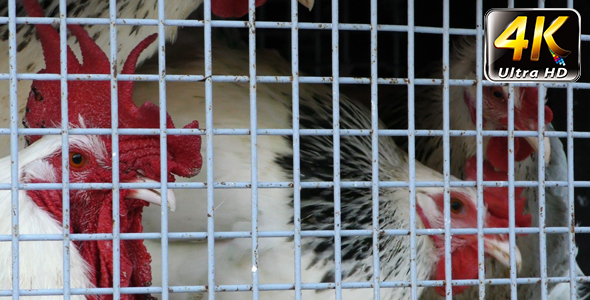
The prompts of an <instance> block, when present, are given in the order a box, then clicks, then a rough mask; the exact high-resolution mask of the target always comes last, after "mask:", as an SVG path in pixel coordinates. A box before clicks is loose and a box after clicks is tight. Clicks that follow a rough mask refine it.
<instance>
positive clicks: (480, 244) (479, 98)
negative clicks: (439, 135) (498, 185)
mask: <svg viewBox="0 0 590 300" xmlns="http://www.w3.org/2000/svg"><path fill="white" fill-rule="evenodd" d="M475 9H476V25H475V27H476V28H475V31H476V34H475V49H476V55H475V81H476V85H475V89H476V91H475V96H476V122H475V130H476V131H477V135H476V147H477V151H476V153H477V154H476V155H477V157H476V159H477V170H483V133H482V130H483V85H482V79H483V77H482V70H483V58H482V54H483V51H482V50H483V39H482V36H483V32H482V31H483V30H482V29H483V11H482V10H483V4H482V0H477V4H476V6H475ZM476 180H477V262H478V279H479V299H480V300H485V298H486V286H485V282H484V280H485V277H486V271H485V244H484V234H483V227H484V221H483V220H484V217H485V215H484V207H485V206H484V203H483V172H477V178H476Z"/></svg>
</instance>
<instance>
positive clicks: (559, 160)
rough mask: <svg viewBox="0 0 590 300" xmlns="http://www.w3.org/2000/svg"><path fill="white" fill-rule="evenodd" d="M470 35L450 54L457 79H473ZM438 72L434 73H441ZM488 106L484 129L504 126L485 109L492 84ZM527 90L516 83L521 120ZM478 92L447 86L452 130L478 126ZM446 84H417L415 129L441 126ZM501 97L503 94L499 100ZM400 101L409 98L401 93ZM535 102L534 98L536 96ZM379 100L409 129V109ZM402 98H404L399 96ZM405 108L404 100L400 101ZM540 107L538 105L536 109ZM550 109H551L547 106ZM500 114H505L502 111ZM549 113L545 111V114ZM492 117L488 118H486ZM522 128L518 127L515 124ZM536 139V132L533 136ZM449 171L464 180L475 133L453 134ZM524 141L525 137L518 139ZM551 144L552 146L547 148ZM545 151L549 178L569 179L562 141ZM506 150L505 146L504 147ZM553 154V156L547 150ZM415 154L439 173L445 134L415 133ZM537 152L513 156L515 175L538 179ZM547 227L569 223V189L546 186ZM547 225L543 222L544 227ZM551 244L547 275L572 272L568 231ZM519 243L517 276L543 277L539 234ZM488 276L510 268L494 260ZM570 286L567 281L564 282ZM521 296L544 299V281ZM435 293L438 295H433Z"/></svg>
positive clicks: (535, 209)
mask: <svg viewBox="0 0 590 300" xmlns="http://www.w3.org/2000/svg"><path fill="white" fill-rule="evenodd" d="M474 42H475V41H474V40H472V39H463V40H458V41H457V45H456V47H455V48H456V49H455V50H456V51H455V53H454V55H452V57H451V63H450V78H453V79H474V78H475V73H474V70H475V55H476V54H475V45H474ZM440 76H441V75H440V74H439V73H436V74H435V77H440ZM483 88H484V95H483V97H484V107H483V119H484V123H483V129H484V130H505V128H499V127H497V125H498V118H499V117H498V116H497V115H496V116H494V112H493V111H492V110H491V109H489V110H487V109H486V103H485V101H486V99H485V98H486V97H488V99H487V101H488V102H493V101H494V100H493V99H492V100H490V98H491V97H493V95H492V93H487V94H486V93H485V91H486V90H490V91H492V89H496V88H494V87H487V86H484V87H483ZM494 91H496V92H497V91H500V92H501V93H502V94H503V95H504V97H507V95H508V94H507V92H508V90H507V88H506V87H503V88H502V90H494ZM524 93H525V91H524V89H519V88H515V96H514V99H515V108H516V111H517V112H516V113H515V122H516V121H518V116H517V114H518V110H519V109H520V108H521V107H522V106H524V105H525V101H524V100H523V97H524V96H526V95H524ZM467 94H471V95H475V87H472V86H469V87H465V86H451V88H450V91H449V101H450V105H449V107H450V110H449V112H450V117H449V120H450V129H451V130H476V127H475V124H474V122H473V119H472V115H471V112H470V110H469V107H468V105H466V98H465V97H466V95H467ZM442 99H443V97H442V89H441V88H440V87H431V86H417V87H416V97H415V106H416V109H415V111H416V117H415V126H416V129H442V126H443V113H442V109H443V105H442ZM500 100H501V99H500ZM402 101H406V98H403V100H402ZM501 101H504V102H501V103H503V105H504V107H506V106H507V100H506V99H504V100H501ZM533 101H535V102H536V97H535V99H533ZM394 102H395V100H392V102H391V103H388V102H386V101H381V102H380V103H381V104H382V107H380V109H381V110H380V115H381V117H382V118H383V120H385V122H386V127H388V128H395V129H397V128H406V126H407V113H406V112H405V111H404V110H403V109H400V108H398V107H397V106H396V105H395V104H394ZM397 102H398V103H399V102H401V101H397ZM401 107H403V103H401ZM533 110H534V111H536V106H535V107H534V109H533ZM546 112H547V110H546ZM500 117H501V116H500ZM546 117H547V114H546ZM486 120H488V121H486ZM530 122H531V123H532V124H531V125H530V126H533V125H535V126H534V128H532V127H527V129H529V130H537V129H536V124H537V120H536V119H531V120H530ZM515 130H518V128H515ZM547 130H553V128H552V126H551V125H550V124H548V125H547ZM534 139H536V137H535V138H534ZM547 139H548V138H547ZM396 141H398V142H399V143H400V144H401V146H402V148H403V147H405V145H404V143H405V142H406V141H404V140H402V139H399V140H396ZM450 141H451V143H450V158H451V160H450V170H451V174H452V175H454V176H457V177H459V178H461V179H465V174H464V172H463V167H464V162H465V161H466V159H468V158H470V157H473V156H475V155H476V154H477V147H476V146H477V143H476V137H474V136H467V137H464V136H458V137H457V136H454V137H451V138H450ZM520 142H521V144H522V143H523V142H524V140H521V141H520ZM489 143H490V137H484V144H483V150H484V158H486V157H488V156H489V155H490V153H488V151H486V150H487V149H489V148H488V145H489ZM549 146H550V147H549ZM545 149H546V156H547V157H550V161H549V162H548V164H547V165H546V168H545V180H559V181H566V180H567V163H566V158H565V152H564V151H563V145H562V143H561V142H560V141H559V139H558V138H551V140H550V142H548V140H547V141H546V142H545ZM504 151H507V149H506V150H504ZM549 154H550V155H549ZM416 157H417V159H418V160H420V161H421V162H422V163H424V164H425V165H426V166H428V167H431V168H433V169H434V170H437V171H439V172H442V171H443V162H444V160H443V143H442V137H428V136H426V137H417V138H416ZM538 163H539V162H538V156H537V154H536V153H533V154H532V155H531V156H530V157H528V158H527V159H524V160H522V161H515V164H514V166H515V173H514V174H515V180H517V181H520V180H522V181H537V180H538ZM538 193H539V190H538V188H527V189H525V191H524V193H523V196H524V197H525V198H526V199H527V200H526V206H525V211H526V212H527V213H530V214H531V215H532V226H533V227H538V226H539V214H540V213H544V212H540V211H539V194H538ZM545 199H546V200H545V205H546V206H545V212H546V214H545V217H546V221H545V226H548V227H568V226H569V224H568V214H569V208H568V203H567V188H566V187H547V188H546V190H545ZM545 226H543V227H545ZM546 241H547V243H546V246H544V247H545V249H546V251H547V252H546V253H547V275H548V276H549V277H553V276H555V277H561V276H566V277H567V276H569V243H568V241H567V235H566V234H547V239H546ZM516 242H517V245H518V246H519V248H520V249H521V250H522V251H523V253H527V254H526V255H525V257H524V261H523V268H522V270H521V271H520V272H519V274H518V277H525V278H526V277H540V276H541V270H540V265H541V264H540V248H539V236H538V234H530V235H522V236H517V237H516ZM486 270H487V272H486V278H506V277H508V275H507V274H509V273H508V272H509V270H508V269H507V268H505V267H504V266H500V265H499V264H497V263H496V262H495V261H493V260H489V261H488V262H487V263H486ZM566 284H567V285H569V283H566ZM548 287H549V288H548V290H549V292H551V291H552V290H553V288H554V287H555V284H549V285H548ZM558 291H566V294H561V292H558ZM518 295H519V298H518V299H540V298H541V284H540V283H535V284H522V285H519V286H518ZM551 295H552V297H555V298H551V299H569V288H567V289H556V292H555V293H552V294H551ZM477 297H478V288H477V287H474V288H472V289H470V290H468V291H466V292H465V293H463V294H462V295H459V296H458V297H457V299H474V298H477ZM432 298H437V296H436V295H432ZM486 298H487V299H506V298H510V285H494V286H488V287H487V292H486Z"/></svg>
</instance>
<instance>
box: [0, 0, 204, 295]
mask: <svg viewBox="0 0 590 300" xmlns="http://www.w3.org/2000/svg"><path fill="white" fill-rule="evenodd" d="M24 3H25V6H26V7H27V11H28V12H29V14H30V15H31V16H37V17H40V16H42V15H43V11H42V9H41V7H40V6H39V4H38V3H37V2H36V1H35V0H24ZM36 27H37V30H38V35H39V37H40V40H41V41H42V43H43V50H44V51H43V52H44V55H45V59H46V63H47V66H46V68H45V69H44V70H43V71H42V72H46V73H47V72H49V73H50V72H55V71H56V70H59V56H58V54H59V47H58V45H59V43H56V38H57V37H58V33H57V31H56V30H55V29H53V28H52V27H51V26H50V25H37V26H36ZM70 30H71V31H72V32H73V33H74V35H75V36H76V38H77V40H78V42H79V44H80V46H81V48H82V49H83V51H82V53H83V57H84V59H85V63H84V64H80V63H79V62H78V61H77V60H76V58H75V57H74V56H73V55H72V54H71V53H70V55H69V56H68V61H69V63H70V64H69V67H70V71H72V72H73V73H76V72H90V73H101V72H104V67H106V70H108V68H109V63H108V59H107V57H106V55H105V54H104V53H103V52H102V51H101V50H100V48H98V46H96V45H95V44H94V42H93V41H92V39H91V38H90V36H88V34H87V33H86V32H85V31H84V29H82V28H81V27H79V26H75V25H72V26H70ZM154 40H155V36H150V37H148V38H147V39H145V40H144V41H143V42H141V43H139V45H137V47H136V48H135V49H134V50H133V51H132V52H131V53H130V56H129V58H128V60H127V61H126V62H125V65H124V68H123V72H124V73H132V72H133V71H134V69H135V64H136V61H137V57H138V56H139V54H141V51H142V50H144V49H145V47H146V46H148V45H149V44H150V43H152V42H153V41H154ZM59 86H60V83H59V81H34V82H33V86H32V88H31V92H30V95H29V99H28V101H27V114H26V116H25V123H26V124H30V125H31V126H32V127H37V128H38V127H42V126H40V125H42V124H46V125H47V127H49V126H60V111H61V109H60V105H61V92H60V88H59ZM120 88H121V93H120V94H119V96H120V97H119V124H120V126H121V127H122V128H137V127H141V128H158V127H159V124H158V118H157V116H158V113H159V108H158V107H157V106H155V105H153V104H150V103H148V104H145V105H143V106H141V107H136V106H135V105H134V104H133V102H132V99H131V94H130V92H131V90H132V83H131V82H125V83H121V84H120ZM68 91H69V92H70V93H69V100H70V101H69V104H70V105H68V106H69V124H70V126H71V127H77V128H87V127H92V128H94V127H102V128H104V127H109V124H110V123H111V120H110V117H111V115H110V104H111V101H110V84H109V82H77V83H76V84H72V85H70V86H69V89H68ZM89 95H90V96H89ZM105 95H106V96H105ZM154 116H156V118H154ZM171 123H172V122H171V120H170V119H169V123H168V126H169V127H172V128H173V124H171ZM38 125H39V126H38ZM187 127H188V128H195V127H198V123H196V121H195V122H192V123H191V124H189V125H187ZM27 140H28V141H29V142H31V143H32V144H31V145H30V146H29V147H27V148H26V149H24V150H22V151H20V152H19V153H18V163H19V165H18V178H11V172H10V169H11V165H12V164H13V163H14V162H13V161H12V160H11V157H10V156H9V157H5V158H2V159H0V170H3V171H2V172H1V173H2V174H1V175H0V182H1V183H11V182H12V180H18V181H19V182H21V183H60V182H62V173H61V172H62V166H61V162H62V152H61V151H62V141H61V140H62V139H61V137H60V136H44V137H39V136H31V137H28V139H27ZM69 142H70V143H69V158H70V159H69V165H68V166H67V168H68V170H69V178H70V182H72V183H84V182H89V183H110V182H112V181H113V170H112V165H113V159H112V157H113V155H112V140H111V136H110V135H107V136H85V135H76V136H71V137H70V138H69ZM167 145H168V153H167V154H166V155H167V157H168V166H169V170H168V172H167V173H168V180H169V181H174V176H173V174H176V175H180V176H194V175H196V173H198V170H199V169H200V167H201V164H202V159H201V156H200V153H199V150H200V137H198V136H186V137H178V136H177V137H170V138H169V139H168V143H167ZM118 146H119V181H120V182H138V183H145V182H148V183H149V182H152V183H157V182H159V180H160V174H161V172H160V163H161V159H160V145H159V136H120V137H119V144H118ZM112 193H113V190H111V189H107V190H93V189H91V190H74V191H71V192H70V196H69V209H65V210H64V208H63V207H62V206H63V203H62V198H63V197H62V191H61V189H60V190H21V191H19V194H18V201H19V202H18V214H19V215H18V218H19V223H18V226H15V227H13V224H12V215H13V214H14V213H16V211H13V209H14V208H13V206H12V197H11V192H10V191H7V190H3V191H0V234H2V235H12V234H17V235H20V234H58V235H62V234H64V233H63V231H64V230H66V231H69V233H111V232H112V231H113V226H114V224H116V223H118V224H119V228H120V232H123V233H139V232H142V229H143V227H142V224H141V222H142V211H143V209H144V207H145V206H147V205H149V203H150V202H151V203H155V204H160V203H161V202H162V197H161V192H160V191H159V190H154V189H123V190H120V191H119V196H120V198H119V199H120V203H119V206H120V210H119V212H120V217H119V218H118V220H113V199H112V198H113V197H112ZM167 195H168V201H169V204H170V207H171V208H174V203H175V198H174V194H173V193H172V192H170V191H169V193H168V194H167ZM63 211H69V212H70V213H69V218H70V224H69V225H67V226H62V220H63V216H62V213H63ZM14 229H16V232H14V233H13V230H14ZM69 252H70V270H69V272H70V278H71V283H70V287H72V288H91V287H102V288H104V287H112V286H113V282H114V273H113V272H114V271H113V266H112V264H113V241H112V240H89V241H76V242H72V243H71V246H70V247H69ZM63 253H64V245H63V242H61V241H34V242H19V252H18V257H19V262H20V268H19V270H18V272H19V275H18V279H19V284H18V287H19V288H20V289H62V288H63V286H64V283H63V279H64V275H63V274H64V271H63V257H62V254H63ZM120 253H121V257H120V258H119V260H120V274H121V275H120V276H121V278H120V281H119V280H117V282H120V283H118V284H117V285H118V286H121V287H143V286H147V285H150V284H151V267H150V261H151V258H150V255H149V253H148V252H147V250H146V247H145V246H144V245H143V241H142V240H123V241H121V242H120ZM0 255H1V256H2V257H3V258H4V259H2V260H0V269H1V270H3V271H2V272H0V289H11V288H12V287H13V283H12V280H13V279H14V278H16V273H15V272H16V270H12V263H11V260H10V259H9V258H10V257H13V253H12V247H11V243H0ZM50 298H53V299H61V298H62V296H59V297H58V296H56V297H50ZM74 298H77V299H83V298H85V297H82V296H75V297H74ZM88 298H89V299H112V296H111V295H106V296H88ZM145 298H146V295H123V296H122V299H145ZM43 299H47V298H43Z"/></svg>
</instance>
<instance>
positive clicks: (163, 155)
mask: <svg viewBox="0 0 590 300" xmlns="http://www.w3.org/2000/svg"><path fill="white" fill-rule="evenodd" d="M165 8H166V1H165V0H158V87H159V103H158V104H159V106H160V122H159V123H160V184H161V190H160V191H161V197H162V206H161V207H160V210H161V216H162V224H160V225H161V231H160V232H161V233H162V240H161V241H162V245H161V246H162V300H168V297H169V291H168V287H169V282H168V271H169V270H168V155H167V153H168V144H167V142H166V141H167V140H168V138H167V132H166V128H167V127H166V119H167V113H166V27H165V26H164V20H165V19H166V9H165Z"/></svg>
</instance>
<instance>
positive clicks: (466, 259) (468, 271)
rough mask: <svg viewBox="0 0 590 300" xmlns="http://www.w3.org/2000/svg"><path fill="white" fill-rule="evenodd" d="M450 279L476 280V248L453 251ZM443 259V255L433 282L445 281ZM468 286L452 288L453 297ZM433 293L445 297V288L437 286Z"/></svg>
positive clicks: (471, 246) (470, 246)
mask: <svg viewBox="0 0 590 300" xmlns="http://www.w3.org/2000/svg"><path fill="white" fill-rule="evenodd" d="M451 266H452V273H451V275H452V277H453V278H452V279H476V278H477V266H478V261H477V248H476V247H474V246H473V245H469V246H464V247H460V248H457V249H455V251H453V252H452V253H451ZM445 279H446V278H445V257H444V255H443V256H441V258H440V259H439V261H438V264H437V265H436V272H435V273H434V280H445ZM467 288H469V286H453V295H458V294H460V293H462V292H463V291H465V290H466V289H467ZM434 290H435V292H436V293H437V294H439V295H441V296H445V286H437V287H435V288H434Z"/></svg>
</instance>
